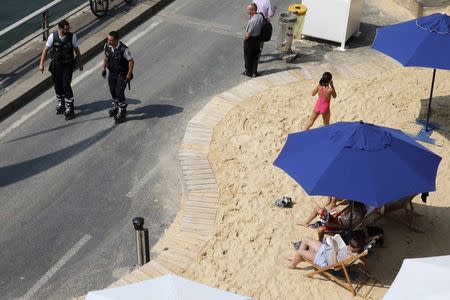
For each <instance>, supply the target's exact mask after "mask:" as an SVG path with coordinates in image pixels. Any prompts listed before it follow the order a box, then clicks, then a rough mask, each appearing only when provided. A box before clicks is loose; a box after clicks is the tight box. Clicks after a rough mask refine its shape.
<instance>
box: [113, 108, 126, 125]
mask: <svg viewBox="0 0 450 300" xmlns="http://www.w3.org/2000/svg"><path fill="white" fill-rule="evenodd" d="M126 115H127V110H126V108H119V111H118V112H117V114H116V115H115V116H114V121H115V122H116V124H119V123H123V122H125V118H126Z"/></svg>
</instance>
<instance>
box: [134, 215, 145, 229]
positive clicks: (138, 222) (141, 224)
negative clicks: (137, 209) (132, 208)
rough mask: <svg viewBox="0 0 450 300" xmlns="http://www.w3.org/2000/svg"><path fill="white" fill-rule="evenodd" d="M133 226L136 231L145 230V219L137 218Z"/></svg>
mask: <svg viewBox="0 0 450 300" xmlns="http://www.w3.org/2000/svg"><path fill="white" fill-rule="evenodd" d="M133 226H134V229H135V230H143V229H144V218H141V217H136V218H134V219H133Z"/></svg>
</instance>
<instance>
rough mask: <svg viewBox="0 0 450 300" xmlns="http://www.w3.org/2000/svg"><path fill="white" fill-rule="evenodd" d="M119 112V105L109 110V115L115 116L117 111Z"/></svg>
mask: <svg viewBox="0 0 450 300" xmlns="http://www.w3.org/2000/svg"><path fill="white" fill-rule="evenodd" d="M118 112H119V109H118V108H117V107H113V108H111V109H110V110H109V117H110V118H112V117H115V116H116V115H117V113H118Z"/></svg>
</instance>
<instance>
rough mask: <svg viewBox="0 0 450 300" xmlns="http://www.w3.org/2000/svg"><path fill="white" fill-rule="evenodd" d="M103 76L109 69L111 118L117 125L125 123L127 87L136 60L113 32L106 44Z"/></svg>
mask: <svg viewBox="0 0 450 300" xmlns="http://www.w3.org/2000/svg"><path fill="white" fill-rule="evenodd" d="M104 50H105V57H104V59H103V71H102V76H103V77H104V78H105V77H106V69H108V71H109V74H108V85H109V91H110V92H111V97H112V108H111V109H110V110H109V116H110V117H114V120H115V122H116V123H121V122H123V121H125V116H126V113H127V100H126V98H125V87H126V86H127V84H128V85H129V84H130V80H131V79H133V67H134V60H133V58H132V56H131V53H130V50H129V49H128V47H127V46H126V45H125V44H124V43H122V42H121V41H120V40H119V33H118V32H117V31H111V32H110V33H109V35H108V42H107V43H106V44H105V47H104Z"/></svg>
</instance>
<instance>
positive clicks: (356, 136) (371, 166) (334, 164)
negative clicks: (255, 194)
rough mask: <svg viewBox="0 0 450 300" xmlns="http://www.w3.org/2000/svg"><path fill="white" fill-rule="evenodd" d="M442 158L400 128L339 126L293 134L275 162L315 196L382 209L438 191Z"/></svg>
mask: <svg viewBox="0 0 450 300" xmlns="http://www.w3.org/2000/svg"><path fill="white" fill-rule="evenodd" d="M440 161H441V157H440V156H438V155H436V154H434V153H433V152H431V151H430V150H428V149H427V148H425V147H423V146H422V145H420V144H419V143H417V142H416V141H415V140H413V139H412V138H410V137H409V136H408V135H406V134H405V133H403V132H402V131H400V130H397V129H392V128H387V127H381V126H376V125H373V124H367V123H363V122H338V123H334V124H332V125H329V126H324V127H321V128H317V129H313V130H308V131H302V132H298V133H293V134H289V135H288V138H287V141H286V144H285V145H284V147H283V149H282V151H281V153H280V154H279V156H278V157H277V159H276V160H275V162H274V164H275V165H276V166H277V167H279V168H280V169H282V170H283V171H285V172H286V173H288V174H289V175H290V176H291V177H292V178H293V179H294V180H295V181H297V182H298V183H299V184H300V185H301V186H302V187H303V189H304V190H305V191H306V192H307V193H308V194H309V195H322V196H335V197H339V198H345V199H350V200H355V201H358V202H362V203H365V204H367V205H371V206H374V207H379V206H381V205H383V204H385V203H389V202H391V201H395V200H398V199H400V198H402V197H405V196H409V195H413V194H418V193H423V192H428V191H434V190H435V189H436V186H435V179H436V173H437V168H438V166H439V163H440Z"/></svg>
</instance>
